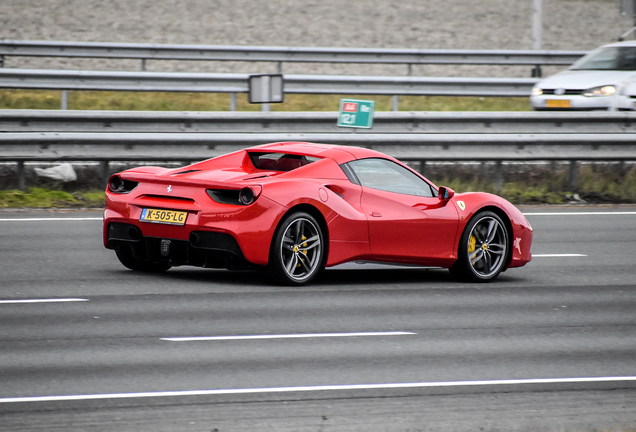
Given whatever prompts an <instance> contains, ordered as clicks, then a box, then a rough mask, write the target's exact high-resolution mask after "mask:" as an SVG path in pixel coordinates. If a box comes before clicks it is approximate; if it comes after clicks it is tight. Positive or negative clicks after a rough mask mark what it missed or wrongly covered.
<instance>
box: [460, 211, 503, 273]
mask: <svg viewBox="0 0 636 432" xmlns="http://www.w3.org/2000/svg"><path fill="white" fill-rule="evenodd" d="M507 257H508V231H507V230H506V227H505V225H504V223H503V221H502V220H501V218H500V217H499V216H497V215H496V214H495V213H493V212H490V211H484V212H480V213H478V214H477V215H475V216H474V217H473V218H472V219H471V221H470V222H469V223H468V225H466V229H465V230H464V232H463V234H462V237H461V239H460V241H459V250H458V258H457V262H456V263H455V264H454V265H453V267H451V269H450V271H451V273H452V274H453V276H455V277H456V278H458V279H460V280H466V281H475V282H489V281H491V280H493V279H494V278H496V277H497V276H498V275H499V273H501V271H502V270H503V269H504V265H505V263H506V259H507Z"/></svg>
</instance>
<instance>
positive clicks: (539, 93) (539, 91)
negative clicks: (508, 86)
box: [532, 87, 543, 96]
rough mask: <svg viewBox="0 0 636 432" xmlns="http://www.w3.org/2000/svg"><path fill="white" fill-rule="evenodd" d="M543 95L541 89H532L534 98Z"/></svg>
mask: <svg viewBox="0 0 636 432" xmlns="http://www.w3.org/2000/svg"><path fill="white" fill-rule="evenodd" d="M542 94H543V90H542V89H540V88H539V87H532V96H541V95H542Z"/></svg>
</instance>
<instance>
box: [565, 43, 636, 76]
mask: <svg viewBox="0 0 636 432" xmlns="http://www.w3.org/2000/svg"><path fill="white" fill-rule="evenodd" d="M570 69H571V70H625V71H635V70H636V47H607V48H600V49H598V50H594V51H592V52H591V53H589V54H588V55H586V56H584V57H583V58H581V59H580V60H578V61H577V62H576V63H574V64H573V65H572V67H571V68H570Z"/></svg>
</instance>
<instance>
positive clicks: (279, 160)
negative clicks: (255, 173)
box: [249, 153, 320, 171]
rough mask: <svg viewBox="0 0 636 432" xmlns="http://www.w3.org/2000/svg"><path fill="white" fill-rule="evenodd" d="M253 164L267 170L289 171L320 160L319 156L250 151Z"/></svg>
mask: <svg viewBox="0 0 636 432" xmlns="http://www.w3.org/2000/svg"><path fill="white" fill-rule="evenodd" d="M249 155H250V159H251V160H252V163H253V164H254V166H255V167H256V168H258V169H261V170H267V171H291V170H294V169H296V168H300V167H302V166H305V165H308V164H310V163H312V162H316V161H318V160H320V159H319V158H316V157H312V156H305V155H295V154H288V153H250V154H249Z"/></svg>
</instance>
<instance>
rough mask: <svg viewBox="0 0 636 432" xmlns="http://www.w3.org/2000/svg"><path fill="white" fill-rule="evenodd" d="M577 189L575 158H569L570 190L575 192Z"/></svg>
mask: <svg viewBox="0 0 636 432" xmlns="http://www.w3.org/2000/svg"><path fill="white" fill-rule="evenodd" d="M578 189H579V185H578V165H577V163H576V160H570V190H571V191H572V192H577V191H578Z"/></svg>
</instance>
